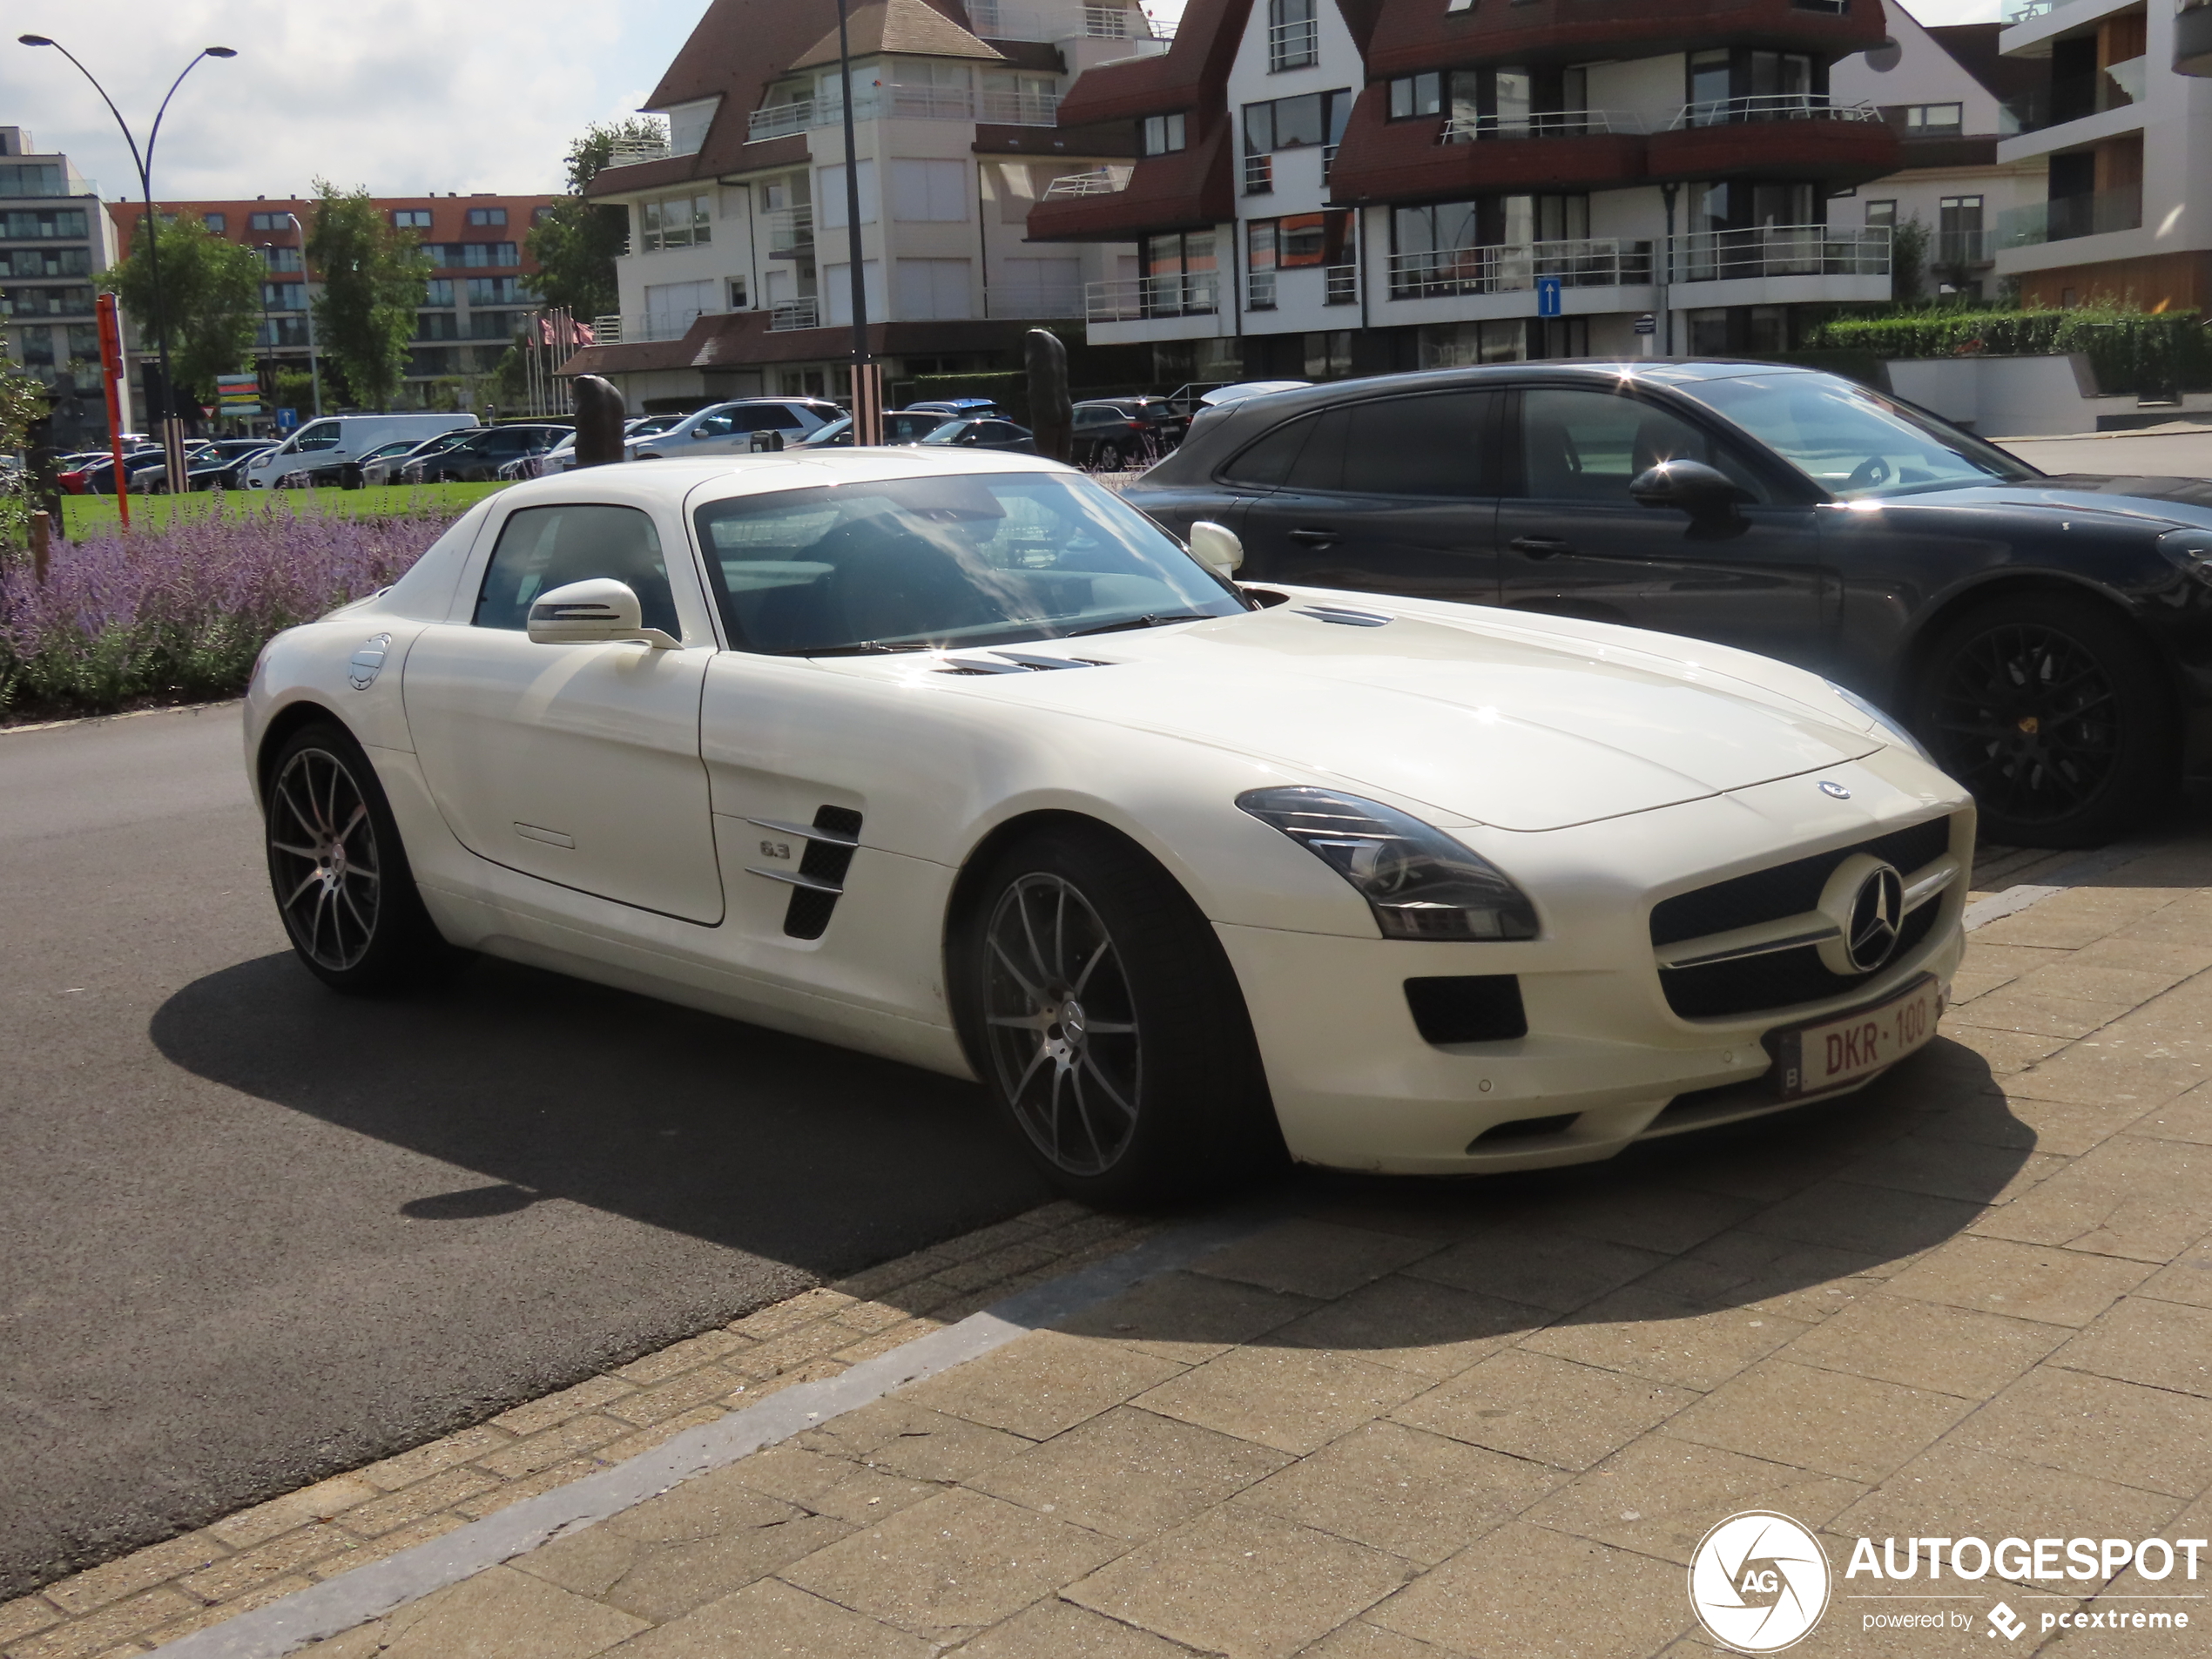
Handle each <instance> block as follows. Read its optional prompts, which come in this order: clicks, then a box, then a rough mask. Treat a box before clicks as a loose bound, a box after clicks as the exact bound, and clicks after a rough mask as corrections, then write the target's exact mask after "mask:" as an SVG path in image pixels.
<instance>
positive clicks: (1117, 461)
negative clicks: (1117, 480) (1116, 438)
mask: <svg viewBox="0 0 2212 1659" xmlns="http://www.w3.org/2000/svg"><path fill="white" fill-rule="evenodd" d="M1090 459H1091V464H1092V465H1093V466H1095V467H1096V468H1097V469H1098V470H1099V471H1101V472H1119V471H1121V469H1122V466H1123V462H1122V446H1121V445H1120V444H1118V443H1102V444H1100V445H1099V446H1098V448H1096V449H1094V450H1092V451H1091V456H1090Z"/></svg>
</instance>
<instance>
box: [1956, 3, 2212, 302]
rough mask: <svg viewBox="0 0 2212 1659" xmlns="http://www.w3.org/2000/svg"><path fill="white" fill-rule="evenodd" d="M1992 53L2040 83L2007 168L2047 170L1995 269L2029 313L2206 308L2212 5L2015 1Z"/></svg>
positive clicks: (2209, 288)
mask: <svg viewBox="0 0 2212 1659" xmlns="http://www.w3.org/2000/svg"><path fill="white" fill-rule="evenodd" d="M2007 15H2008V18H2009V23H2008V26H2007V27H2006V29H2005V30H2004V32H2003V33H2002V34H2001V35H2000V37H1999V41H1998V48H1999V50H2000V51H2001V52H2002V53H2003V55H2004V56H2005V57H2006V59H2008V60H2010V61H2011V62H2013V63H2014V64H2021V65H2024V66H2027V68H2028V69H2029V70H2030V71H2032V72H2033V76H2034V78H2035V90H2034V95H2033V98H2032V100H2031V101H2030V103H2029V104H2028V105H2027V106H2026V108H2025V113H2026V115H2027V119H2026V120H2024V121H2023V123H2022V131H2021V132H2020V133H2019V135H2018V136H2016V137H2013V138H2006V140H2005V141H2004V142H2003V143H2001V144H2000V145H1999V146H1998V157H1999V159H2000V160H2002V161H2006V162H2020V163H2028V162H2032V163H2034V164H2036V165H2040V166H2041V167H2042V168H2044V169H2045V170H2046V177H2047V189H2046V192H2045V195H2044V197H2043V199H2041V200H2040V201H2038V202H2035V203H2033V204H2032V205H2031V206H2027V207H2026V208H2023V209H2022V210H2021V211H2020V212H2019V213H2018V214H2017V215H2016V216H2015V217H2014V218H2013V219H2012V220H2010V221H2008V222H2005V223H2003V224H2002V225H2001V226H2000V228H2001V229H2002V231H2003V232H2004V234H2003V235H2002V237H2001V238H2000V241H2001V244H2002V246H2000V248H1999V250H1998V253H1997V265H1996V268H1997V270H1998V272H1999V273H2000V274H2001V275H2003V276H2008V277H2013V278H2017V279H2018V280H2019V283H2020V298H2021V300H2022V301H2023V302H2024V303H2027V304H2029V305H2053V306H2072V305H2079V304H2087V303H2089V302H2091V301H2093V300H2099V301H2117V302H2120V303H2123V304H2131V305H2138V306H2142V307H2148V308H2152V309H2161V310H2163V309H2177V308H2185V309H2193V310H2197V311H2202V312H2208V313H2212V206H2208V202H2207V198H2206V193H2205V187H2204V180H2203V179H2196V182H2195V185H2191V183H2190V180H2191V179H2192V178H2193V177H2194V176H2195V170H2196V169H2197V168H2199V167H2202V165H2204V164H2205V158H2206V156H2207V155H2208V154H2212V83H2208V81H2207V80H2206V79H2204V77H2206V76H2208V75H2212V6H2208V5H2207V4H2205V3H2203V0H2179V3H2177V0H2010V4H2009V5H2008V7H2007Z"/></svg>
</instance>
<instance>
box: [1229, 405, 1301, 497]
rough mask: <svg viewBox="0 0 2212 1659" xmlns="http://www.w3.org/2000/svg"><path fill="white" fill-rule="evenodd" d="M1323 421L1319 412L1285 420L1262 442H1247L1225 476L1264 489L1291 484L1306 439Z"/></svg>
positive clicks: (1239, 482) (1261, 440)
mask: <svg viewBox="0 0 2212 1659" xmlns="http://www.w3.org/2000/svg"><path fill="white" fill-rule="evenodd" d="M1319 422H1320V416H1318V415H1301V416H1300V417H1299V418H1298V419H1297V420H1295V421H1285V422H1284V423H1283V424H1282V425H1281V426H1278V427H1277V428H1275V429H1274V430H1273V431H1272V432H1271V433H1269V434H1268V435H1266V436H1265V437H1264V438H1262V439H1260V441H1259V442H1257V443H1252V444H1247V445H1246V446H1245V447H1244V448H1243V449H1242V450H1240V451H1238V454H1237V455H1236V457H1235V458H1234V459H1233V460H1231V462H1230V463H1229V464H1228V465H1227V466H1225V467H1224V468H1223V469H1221V475H1222V477H1224V479H1226V480H1227V481H1228V482H1231V483H1232V484H1251V485H1252V486H1254V487H1255V488H1257V489H1276V488H1277V487H1278V486H1279V485H1282V484H1285V483H1288V482H1290V477H1291V469H1292V468H1293V467H1295V466H1297V465H1298V456H1299V455H1300V454H1301V453H1302V452H1303V451H1304V450H1305V443H1306V440H1307V439H1309V438H1311V437H1312V435H1313V428H1315V427H1316V426H1317V425H1318V424H1319Z"/></svg>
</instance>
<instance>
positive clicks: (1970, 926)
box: [1961, 841, 2156, 933]
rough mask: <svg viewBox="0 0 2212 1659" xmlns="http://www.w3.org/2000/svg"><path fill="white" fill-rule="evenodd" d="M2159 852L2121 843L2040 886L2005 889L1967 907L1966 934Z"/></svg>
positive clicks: (2138, 843) (2089, 856) (2064, 868)
mask: <svg viewBox="0 0 2212 1659" xmlns="http://www.w3.org/2000/svg"><path fill="white" fill-rule="evenodd" d="M2155 850H2156V849H2155V848H2154V847H2153V846H2150V845H2149V844H2148V843H2147V842H2142V841H2121V842H2117V843H2115V844H2114V845H2113V846H2107V847H2101V848H2100V849H2099V850H2097V851H2096V852H2094V853H2087V854H2085V855H2084V856H2082V857H2080V858H2078V859H2076V860H2074V862H2073V863H2071V864H2067V865H2062V866H2060V867H2059V868H2058V869H2056V870H2054V871H2052V872H2051V874H2050V876H2049V878H2048V879H2047V880H2044V881H2040V882H2024V883H2022V884H2021V885H2020V886H2019V887H2006V889H2005V890H2004V891H2003V892H2002V893H1993V894H1990V896H1989V897H1988V898H1986V899H1982V900H1977V901H1976V902H1975V903H1973V904H1970V905H1968V906H1967V907H1966V915H1965V916H1964V917H1963V918H1961V920H1962V921H1963V922H1964V924H1965V927H1966V931H1967V932H1968V933H1973V931H1974V930H1975V929H1976V928H1978V927H1987V926H1989V924H1990V923H1991V922H1993V921H2003V920H2004V919H2005V918H2006V917H2007V916H2017V915H2018V914H2020V912H2021V911H2023V910H2026V909H2028V908H2029V907H2032V906H2034V905H2039V904H2041V903H2042V902H2043V900H2046V899H2049V898H2054V897H2055V896H2056V895H2057V894H2061V893H2064V892H2066V891H2067V889H2068V888H2069V887H2080V886H2081V885H2082V884H2083V883H2084V882H2087V881H2090V880H2094V879H2095V878H2096V877H2098V876H2101V875H2109V874H2110V873H2112V872H2113V871H2114V870H2117V869H2119V868H2120V867H2121V866H2122V865H2128V864H2133V863H2134V861H2135V860H2137V859H2140V858H2144V857H2147V856H2148V854H2149V853H2152V852H2154V851H2155Z"/></svg>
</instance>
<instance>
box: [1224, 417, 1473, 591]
mask: <svg viewBox="0 0 2212 1659" xmlns="http://www.w3.org/2000/svg"><path fill="white" fill-rule="evenodd" d="M1499 419H1500V398H1499V395H1498V394H1497V393H1495V392H1494V391H1490V390H1488V389H1487V388H1458V389H1454V390H1447V391H1438V392H1423V393H1415V394H1411V395H1404V396H1399V397H1387V398H1371V399H1367V400H1365V401H1361V402H1358V403H1352V404H1345V405H1339V407H1337V408H1332V409H1327V410H1324V411H1322V412H1320V413H1319V414H1318V415H1308V416H1305V417H1304V419H1303V420H1302V421H1294V422H1292V423H1291V427H1292V428H1299V427H1303V428H1305V431H1304V433H1303V435H1301V434H1300V433H1299V432H1298V431H1297V430H1295V429H1292V430H1285V429H1283V428H1278V431H1277V432H1276V433H1273V434H1271V435H1269V436H1268V437H1267V438H1266V439H1263V440H1262V441H1261V444H1262V445H1270V444H1271V445H1274V446H1277V447H1276V450H1275V453H1274V454H1273V455H1254V456H1252V458H1251V470H1256V471H1260V472H1266V471H1279V472H1280V475H1281V479H1282V482H1279V483H1278V484H1277V485H1276V487H1275V488H1273V489H1271V490H1270V491H1269V492H1268V493H1267V494H1266V495H1264V496H1260V497H1258V499H1257V500H1255V501H1253V502H1251V504H1250V505H1249V506H1247V507H1246V508H1245V509H1244V518H1243V523H1242V524H1241V525H1240V526H1239V527H1238V534H1239V535H1240V536H1241V537H1242V538H1243V541H1244V554H1245V563H1244V569H1243V570H1240V571H1239V572H1238V574H1239V576H1240V577H1244V579H1245V580H1248V581H1251V580H1273V581H1277V582H1293V583H1305V584H1308V585H1311V586H1314V587H1324V588H1349V589H1353V590H1368V591H1372V592H1378V593H1397V594H1405V595H1407V596H1409V597H1415V598H1423V599H1449V600H1454V601H1458V602H1460V603H1464V604H1494V603H1495V601H1496V598H1497V592H1498V570H1497V546H1496V521H1497V512H1498V500H1497V484H1496V482H1495V480H1494V476H1493V473H1494V468H1493V466H1492V462H1491V455H1492V452H1493V451H1494V448H1495V447H1496V445H1495V437H1496V427H1497V423H1498V421H1499ZM1260 447H1261V446H1254V448H1256V449H1257V448H1260ZM1293 450H1294V453H1293ZM1248 453H1249V452H1248ZM1244 460H1245V457H1244V456H1239V457H1238V462H1244ZM1238 462H1232V463H1231V466H1232V468H1233V467H1234V466H1236V465H1237V464H1238Z"/></svg>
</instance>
